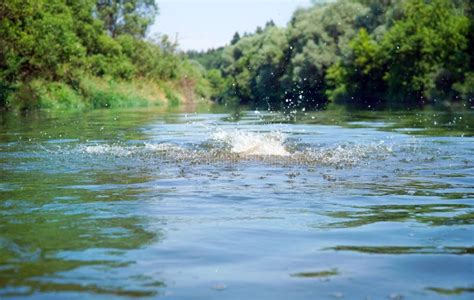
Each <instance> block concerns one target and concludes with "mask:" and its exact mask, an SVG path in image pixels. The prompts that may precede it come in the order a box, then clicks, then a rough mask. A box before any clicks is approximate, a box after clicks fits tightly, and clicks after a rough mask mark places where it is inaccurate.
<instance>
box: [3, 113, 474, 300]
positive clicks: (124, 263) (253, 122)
mask: <svg viewBox="0 0 474 300" xmlns="http://www.w3.org/2000/svg"><path fill="white" fill-rule="evenodd" d="M0 126H1V127H0V172H1V173H0V176H1V181H0V297H1V298H3V297H13V298H16V297H21V296H29V297H31V298H35V299H84V298H87V297H95V298H105V299H109V298H114V297H119V298H136V297H151V298H164V299H338V298H345V299H446V297H448V296H450V297H453V298H455V299H472V297H474V294H473V292H474V259H473V254H474V248H473V247H474V231H473V225H474V202H473V200H474V160H473V158H474V137H473V136H474V113H473V112H461V113H450V112H383V113H381V112H338V111H335V112H299V113H297V114H289V115H284V114H279V113H269V112H259V111H232V112H229V111H225V110H222V109H207V108H204V109H200V110H199V112H195V111H194V109H192V110H189V111H186V109H184V110H180V111H163V110H159V109H152V108H150V109H127V110H94V111H90V112H84V113H59V112H57V113H54V112H50V113H39V112H37V113H30V114H27V115H18V114H13V113H9V114H5V113H4V114H2V115H0Z"/></svg>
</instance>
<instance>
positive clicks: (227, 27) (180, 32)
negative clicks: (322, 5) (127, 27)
mask: <svg viewBox="0 0 474 300" xmlns="http://www.w3.org/2000/svg"><path fill="white" fill-rule="evenodd" d="M156 2H157V3H158V6H159V9H160V14H159V16H158V17H157V18H156V22H155V25H153V27H152V28H151V30H150V34H151V35H154V34H156V33H165V34H168V35H169V36H171V37H172V38H173V39H174V37H175V36H176V35H177V36H178V41H179V44H180V48H181V49H183V50H190V49H196V50H204V49H208V48H215V47H219V46H223V45H225V44H228V43H229V41H230V40H231V39H232V36H233V35H234V33H235V32H236V31H238V32H239V33H241V34H242V33H244V32H254V31H255V29H256V28H257V26H264V25H265V23H266V22H267V21H269V20H273V21H274V22H275V23H276V24H277V25H278V26H284V25H286V24H287V22H288V21H289V20H290V18H291V16H292V14H293V12H294V11H295V9H296V8H297V7H301V6H308V5H309V3H310V0H157V1H156Z"/></svg>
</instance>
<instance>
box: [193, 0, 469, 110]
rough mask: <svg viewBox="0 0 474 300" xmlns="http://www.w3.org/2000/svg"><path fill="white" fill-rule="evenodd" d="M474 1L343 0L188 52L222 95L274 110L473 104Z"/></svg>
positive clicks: (223, 98) (216, 95)
mask: <svg viewBox="0 0 474 300" xmlns="http://www.w3.org/2000/svg"><path fill="white" fill-rule="evenodd" d="M473 12H474V9H473V1H471V0H353V1H349V0H341V1H336V2H330V3H326V4H318V3H316V1H315V3H314V4H313V5H312V6H311V7H310V8H302V9H299V10H297V11H296V12H295V13H294V15H293V17H292V19H291V21H290V22H289V24H288V26H287V27H286V28H279V27H276V26H275V25H274V24H273V22H269V23H267V25H266V26H265V27H264V28H257V31H256V32H255V33H252V34H245V35H244V36H242V37H241V36H239V34H238V33H237V34H236V35H235V36H234V38H233V39H232V41H231V43H230V45H229V46H226V47H222V48H219V49H213V50H209V51H207V52H195V51H191V52H189V53H188V56H189V57H190V58H191V59H194V60H197V61H198V62H200V63H201V64H202V65H203V66H204V67H206V68H207V70H208V72H207V79H208V80H209V81H210V83H211V86H212V88H213V97H214V99H215V100H216V101H219V102H226V103H228V102H236V103H240V104H250V105H253V106H256V107H264V108H271V109H281V108H303V107H304V108H321V107H324V106H325V105H326V104H327V103H328V102H337V103H343V104H346V105H350V106H354V107H361V108H380V107H387V106H391V107H400V108H404V107H418V106H422V105H426V104H429V105H443V104H445V105H450V104H453V103H459V104H460V105H464V106H467V107H472V106H473V105H474V59H473V57H472V56H473V54H474V45H473V43H474V36H473V34H474V27H473V26H474V25H473V24H474V14H473Z"/></svg>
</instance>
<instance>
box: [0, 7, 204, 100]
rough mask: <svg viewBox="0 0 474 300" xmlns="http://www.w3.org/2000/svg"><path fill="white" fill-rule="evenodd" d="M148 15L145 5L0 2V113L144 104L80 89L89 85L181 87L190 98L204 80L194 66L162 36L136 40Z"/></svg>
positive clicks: (105, 90) (107, 91) (152, 11)
mask: <svg viewBox="0 0 474 300" xmlns="http://www.w3.org/2000/svg"><path fill="white" fill-rule="evenodd" d="M156 12H157V6H156V4H155V1H153V0H114V1H95V0H82V1H72V0H35V1H33V0H25V1H18V0H6V1H2V2H0V44H1V45H2V46H1V47H0V88H1V91H0V108H2V107H11V108H19V109H30V108H55V107H60V108H73V107H77V108H81V107H102V106H103V107H110V106H112V105H119V104H120V105H122V104H123V105H127V106H128V105H132V104H133V102H134V101H135V102H136V103H135V104H136V105H143V103H144V101H142V100H143V99H142V98H140V97H135V96H130V95H128V94H127V92H126V91H125V90H123V91H122V92H124V93H125V94H123V95H119V94H117V93H120V91H116V92H113V93H112V92H111V90H110V89H109V88H100V89H95V88H91V89H87V88H86V89H84V86H87V87H92V85H91V84H90V82H91V78H93V79H92V81H94V82H101V81H104V80H105V81H107V82H125V81H129V82H132V81H136V80H146V81H149V82H152V83H154V84H153V85H154V86H158V85H163V86H164V82H167V81H169V82H175V83H176V86H177V87H181V85H180V83H181V82H183V81H186V82H187V85H186V88H187V93H188V94H192V93H194V92H195V91H194V89H197V87H198V85H202V81H203V80H204V74H203V72H201V71H199V70H197V69H199V66H196V65H195V64H191V63H189V62H188V61H187V60H186V59H184V58H183V57H182V56H181V55H179V54H178V53H177V51H176V49H177V45H176V43H174V42H172V41H170V40H169V39H168V37H167V36H162V37H159V38H157V39H155V40H145V39H144V38H143V37H144V35H145V33H146V30H147V28H148V26H149V25H150V24H151V22H152V21H153V19H154V16H155V14H156ZM122 85H123V84H121V85H120V86H122ZM102 87H103V86H102ZM109 87H110V88H112V87H113V85H109ZM189 90H191V91H189ZM28 93H30V94H28ZM132 94H133V93H132ZM66 95H69V96H71V101H72V102H71V103H67V101H66V102H65V101H64V100H65V99H64V98H65V97H66ZM88 97H91V98H88ZM145 98H147V99H148V98H150V97H145ZM152 98H153V97H152ZM78 99H81V101H82V102H83V103H82V104H79V103H78ZM90 101H91V102H92V104H88V102H90Z"/></svg>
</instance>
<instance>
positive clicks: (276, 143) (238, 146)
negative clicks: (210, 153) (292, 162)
mask: <svg viewBox="0 0 474 300" xmlns="http://www.w3.org/2000/svg"><path fill="white" fill-rule="evenodd" d="M212 139H213V140H215V141H216V142H218V143H219V142H221V143H223V144H224V145H225V146H227V147H229V148H230V152H232V153H237V154H239V155H243V156H254V155H265V156H268V155H271V156H289V155H290V153H289V152H288V151H287V150H286V148H285V145H284V142H285V140H286V137H285V135H284V134H283V133H281V132H271V133H257V132H250V131H242V130H231V131H225V130H218V131H217V132H215V133H214V134H213V135H212Z"/></svg>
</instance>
